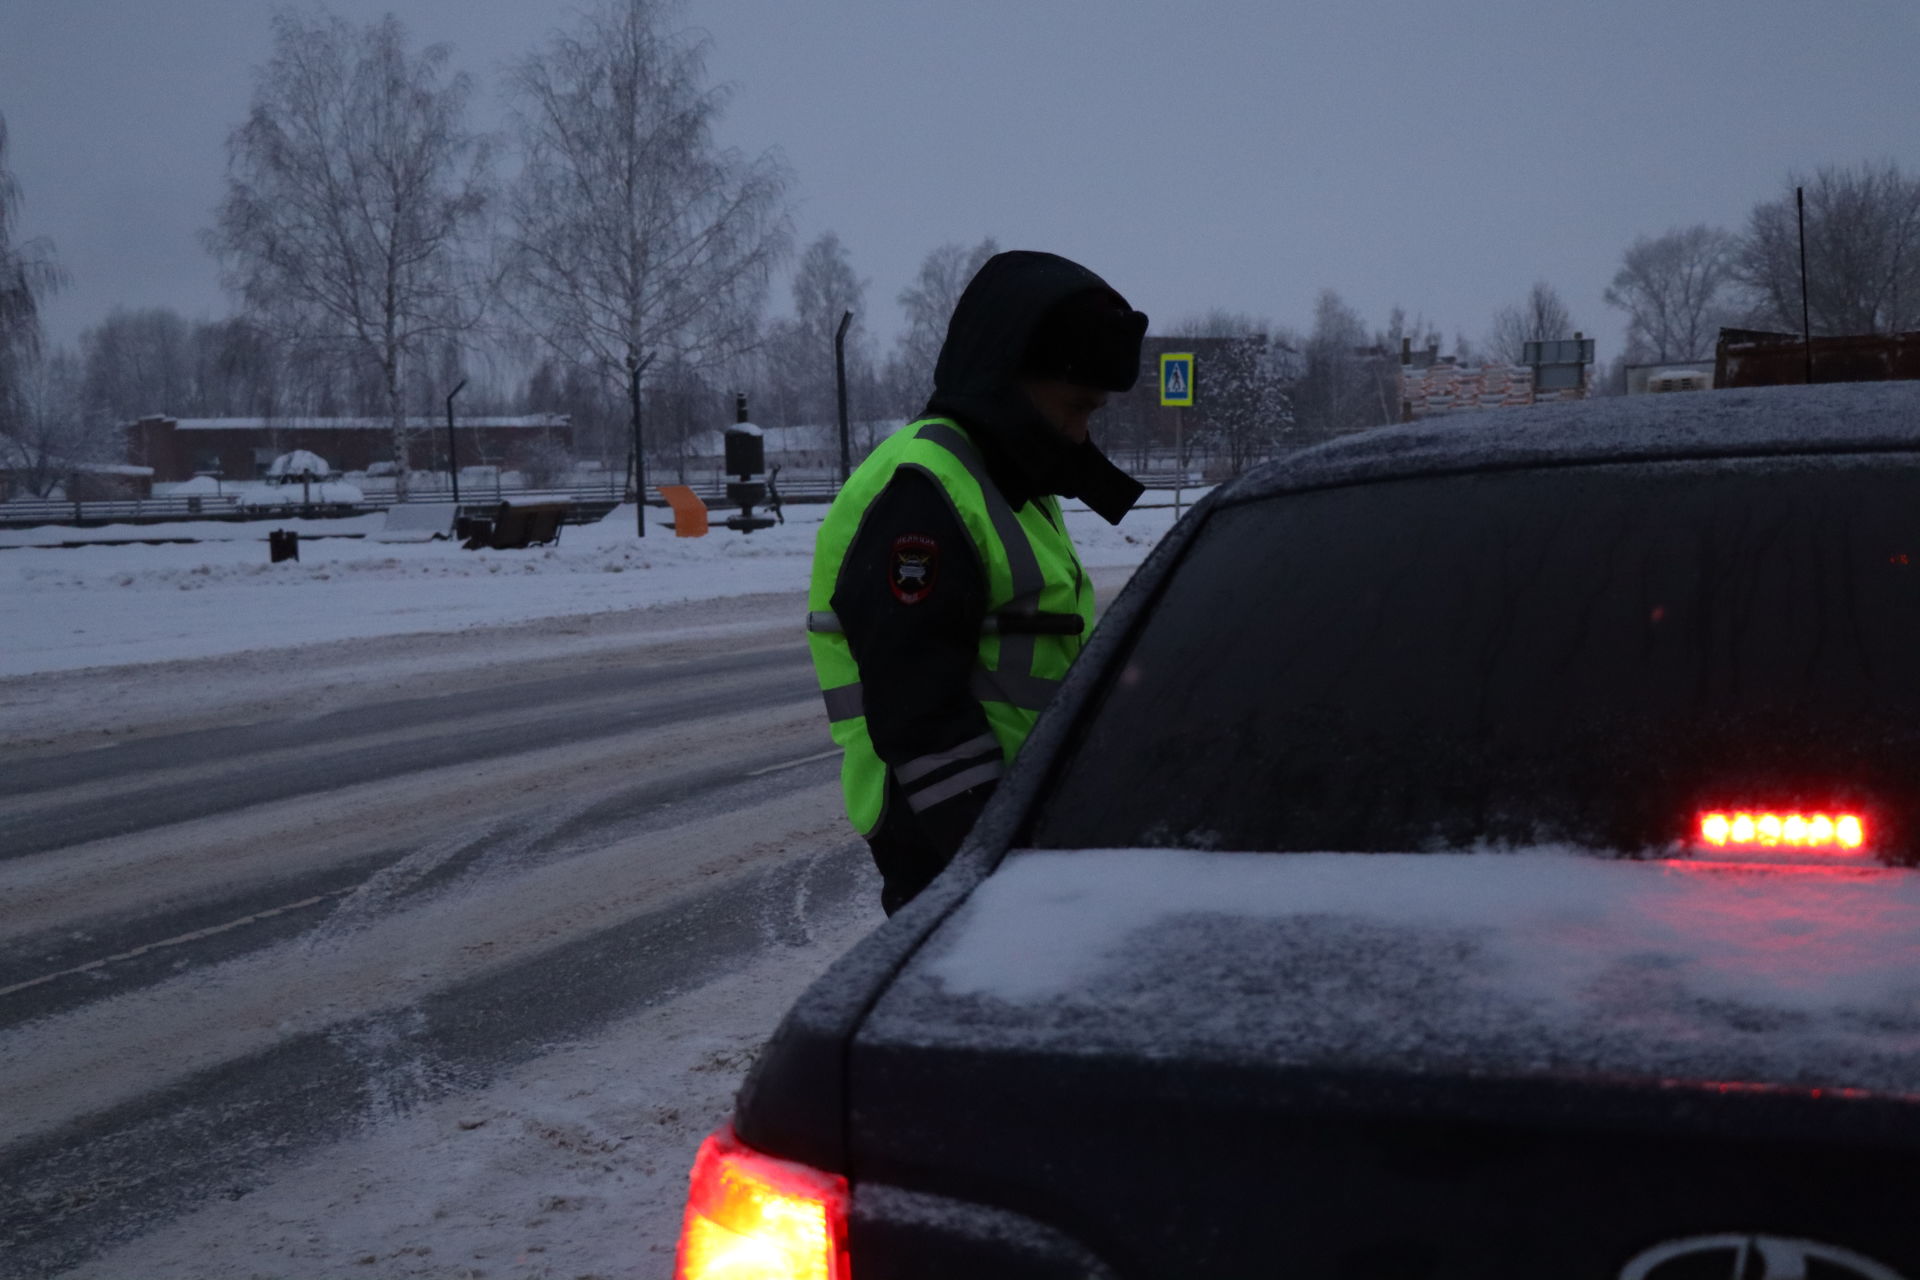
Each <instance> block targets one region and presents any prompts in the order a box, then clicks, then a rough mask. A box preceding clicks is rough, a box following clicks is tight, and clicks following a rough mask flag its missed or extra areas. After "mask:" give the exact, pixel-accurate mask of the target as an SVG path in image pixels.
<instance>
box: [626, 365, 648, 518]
mask: <svg viewBox="0 0 1920 1280" xmlns="http://www.w3.org/2000/svg"><path fill="white" fill-rule="evenodd" d="M652 363H653V355H652V353H651V352H649V353H648V355H647V356H646V358H645V359H642V358H641V357H640V356H639V354H638V353H636V352H633V351H629V352H627V391H628V393H629V395H630V396H631V397H632V402H633V522H634V524H635V526H636V527H637V528H638V529H639V536H640V537H642V538H644V537H646V536H647V455H646V451H645V450H644V449H642V448H641V446H640V375H641V374H643V373H645V372H646V371H647V366H648V365H650V364H652Z"/></svg>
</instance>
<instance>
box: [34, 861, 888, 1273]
mask: <svg viewBox="0 0 1920 1280" xmlns="http://www.w3.org/2000/svg"><path fill="white" fill-rule="evenodd" d="M876 890H877V885H876V883H875V881H874V878H873V873H872V871H871V868H870V865H869V860H868V857H867V854H866V851H865V849H864V847H863V846H862V845H860V843H859V842H858V841H852V842H848V843H845V844H842V845H839V846H838V847H836V848H835V849H834V850H833V851H832V852H828V853H820V854H815V855H811V856H808V855H801V856H797V857H794V858H790V859H788V860H786V861H784V862H781V863H777V864H775V865H773V866H770V867H765V868H762V869H760V870H756V871H752V872H748V873H746V874H743V875H740V876H737V877H734V878H731V879H728V880H725V881H723V882H721V883H719V884H716V885H713V886H712V887H710V888H708V889H706V890H704V891H702V892H701V893H699V894H697V895H695V896H693V897H691V898H686V899H682V900H680V901H678V902H675V903H672V904H670V905H667V906H664V907H661V908H658V909H656V910H653V911H650V912H648V913H646V914H644V915H641V916H638V917H635V918H633V919H630V920H628V921H626V922H623V923H621V924H619V925H617V926H614V927H612V928H608V929H605V930H602V931H600V932H598V933H594V934H591V935H589V936H586V937H583V938H579V939H576V940H573V941H570V942H567V943H564V944H562V945H561V946H559V947H558V948H556V949H554V950H552V951H549V952H546V953H543V954H540V955H537V956H533V957H531V958H528V959H525V960H523V961H520V962H517V963H514V964H511V965H509V966H506V967H504V968H502V969H498V970H495V971H491V972H488V973H485V974H483V975H480V976H478V977H476V978H474V979H472V980H469V981H466V982H463V983H460V984H457V985H455V986H453V987H450V988H447V989H444V990H442V991H438V992H435V993H433V994H432V995H429V996H426V997H424V998H422V999H420V1000H418V1001H415V1002H412V1003H410V1004H408V1005H405V1006H402V1007H400V1008H398V1009H393V1010H383V1011H379V1012H376V1013H370V1014H365V1015H361V1016H358V1017H354V1018H350V1019H347V1020H345V1021H342V1022H340V1023H337V1024H334V1025H331V1026H328V1027H325V1028H323V1029H319V1030H315V1031H311V1032H307V1033H305V1034H302V1035H298V1036H294V1037H291V1038H289V1039H286V1040H282V1041H280V1042H279V1043H277V1044H275V1045H273V1046H272V1047H270V1048H267V1049H264V1050H260V1051H257V1052H255V1053H252V1054H249V1055H247V1056H245V1057H243V1058H240V1059H237V1060H232V1061H228V1062H224V1063H221V1064H220V1065H218V1066H216V1067H212V1068H209V1069H207V1070H204V1071H201V1072H199V1073H197V1074H195V1075H193V1076H191V1077H188V1078H186V1079H184V1080H181V1081H178V1082H176V1083H174V1084H172V1085H170V1086H168V1087H166V1088H164V1089H162V1090H160V1091H158V1092H156V1093H154V1094H151V1095H148V1096H145V1097H141V1098H139V1099H136V1100H134V1101H131V1102H127V1103H124V1104H121V1105H119V1106H115V1107H112V1108H110V1109H108V1110H107V1111H105V1112H101V1113H97V1114H95V1115H92V1116H89V1117H86V1118H84V1119H81V1120H79V1121H77V1122H75V1123H72V1124H69V1125H66V1126H64V1127H62V1128H60V1129H58V1130H54V1131H52V1132H48V1133H45V1134H41V1135H39V1136H37V1137H35V1138H32V1139H29V1140H27V1141H24V1142H22V1143H19V1144H17V1145H15V1146H14V1147H13V1148H11V1149H8V1150H5V1151H0V1186H5V1187H7V1188H8V1191H9V1194H8V1196H7V1197H6V1199H5V1200H4V1201H3V1202H0V1276H4V1277H7V1278H8V1280H13V1278H14V1277H20V1278H22V1280H24V1278H25V1277H30V1276H44V1275H48V1274H52V1273H54V1272H57V1271H60V1270H63V1269H65V1268H68V1267H72V1266H74V1265H77V1264H78V1263H80V1262H81V1261H83V1260H84V1259H86V1258H87V1257H89V1256H91V1255H92V1254H94V1253H96V1252H98V1251H100V1250H101V1249H103V1248H106V1247H108V1246H109V1245H112V1244H115V1243H118V1242H120V1241H124V1240H127V1239H130V1238H132V1237H133V1236H135V1235H138V1234H139V1233H140V1232H142V1231H144V1230H147V1229H150V1228H152V1227H153V1226H156V1225H158V1224H160V1223H162V1222H164V1221H166V1220H168V1219H170V1218H171V1217H173V1216H175V1215H176V1214H178V1213H179V1212H180V1211H182V1210H184V1209H186V1208H188V1207H190V1206H193V1205H196V1204H199V1203H203V1202H205V1201H208V1200H211V1199H215V1198H218V1197H226V1198H229V1199H238V1198H240V1197H242V1196H244V1195H246V1194H247V1193H248V1192H249V1191H250V1190H251V1189H252V1188H253V1187H254V1186H255V1185H257V1184H258V1183H259V1182H260V1181H261V1180H263V1179H264V1178H266V1177H267V1176H268V1175H269V1174H271V1173H272V1172H273V1171H274V1170H276V1169H277V1168H279V1167H280V1166H281V1165H282V1164H283V1163H284V1162H286V1161H288V1160H290V1159H292V1158H294V1157H296V1156H298V1155H300V1154H301V1153H303V1152H306V1151H310V1150H311V1149H313V1148H314V1147H317V1146H319V1145H321V1144H323V1143H326V1142H329V1141H332V1140H334V1139H336V1138H339V1137H341V1136H344V1135H345V1134H347V1133H349V1132H351V1131H353V1130H354V1129H356V1128H357V1127H359V1126H361V1125H363V1124H367V1123H371V1122H376V1121H378V1120H380V1119H382V1118H384V1117H386V1116H389V1115H392V1114H395V1113H402V1112H405V1111H406V1110H408V1109H409V1108H411V1107H413V1106H415V1105H417V1104H419V1103H421V1102H424V1101H428V1100H431V1099H434V1098H439V1097H444V1096H447V1095H448V1094H450V1093H453V1092H456V1091H463V1090H470V1089H475V1088H479V1087H482V1086H484V1085H485V1084H486V1083H487V1082H488V1081H490V1080H491V1079H493V1078H494V1077H495V1076H497V1075H498V1074H499V1073H500V1072H502V1071H503V1070H505V1069H507V1068H509V1067H512V1066H514V1065H516V1064H518V1063H520V1062H523V1061H526V1060H528V1059H530V1058H533V1057H535V1056H538V1055H539V1054H540V1053H541V1052H543V1051H545V1050H547V1049H549V1048H551V1047H552V1046H553V1045H554V1044H555V1043H556V1042H563V1041H566V1040H571V1039H576V1038H579V1037H582V1036H585V1035H589V1034H591V1033H592V1032H593V1031H594V1030H595V1029H596V1028H598V1027H601V1026H603V1025H605V1024H606V1023H608V1022H610V1021H612V1020H613V1019H615V1018H618V1017H620V1016H623V1015H625V1014H629V1013H632V1012H635V1011H637V1010H639V1009H643V1008H646V1007H649V1006H651V1005H654V1004H657V1003H660V1002H662V1001H664V1000H667V999H669V998H672V997H674V996H676V995H679V994H682V993H684V992H686V991H688V990H690V989H694V988H697V987H699V986H701V985H704V984H705V983H708V982H711V981H713V980H715V979H717V978H719V977H721V976H724V975H725V974H727V973H730V972H732V971H734V970H736V969H738V968H739V967H741V966H743V965H744V964H746V963H748V962H749V961H750V960H751V959H753V958H754V957H755V956H756V955H757V954H759V953H760V952H762V951H764V950H765V949H767V948H769V947H781V946H798V945H804V940H805V938H806V937H807V936H810V935H809V934H808V932H807V931H806V930H804V929H802V930H800V931H798V933H796V932H795V931H793V930H792V929H791V928H790V927H789V926H787V925H784V924H777V923H775V922H780V921H783V920H791V919H792V917H793V914H794V912H795V910H796V908H797V907H799V906H800V905H801V904H804V909H805V910H806V911H807V912H808V914H809V916H810V917H811V918H814V919H820V918H824V917H828V916H837V915H839V914H841V913H844V912H848V911H867V912H871V911H872V910H873V908H872V906H871V904H872V902H873V901H874V900H875V894H876ZM789 939H792V941H789Z"/></svg>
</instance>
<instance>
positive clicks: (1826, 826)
mask: <svg viewBox="0 0 1920 1280" xmlns="http://www.w3.org/2000/svg"><path fill="white" fill-rule="evenodd" d="M1700 839H1701V840H1703V841H1705V842H1706V843H1707V844H1710V845H1712V846H1714V847H1715V848H1717V849H1728V848H1738V849H1780V848H1787V849H1858V848H1859V847H1860V846H1861V845H1863V844H1865V843H1866V842H1867V827H1866V823H1865V822H1864V821H1863V820H1862V819H1861V817H1860V815H1859V814H1857V813H1776V812H1771V811H1760V812H1749V811H1747V810H1744V809H1743V810H1738V811H1735V812H1731V813H1729V812H1725V811H1720V810H1716V811H1714V812H1712V813H1703V814H1701V815H1700Z"/></svg>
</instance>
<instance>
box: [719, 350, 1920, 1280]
mask: <svg viewBox="0 0 1920 1280" xmlns="http://www.w3.org/2000/svg"><path fill="white" fill-rule="evenodd" d="M1917 860H1920V384H1913V383H1885V384H1873V385H1848V386H1816V387H1793V388H1774V389H1767V390H1754V391H1717V392H1696V393H1690V394H1676V395H1667V396H1645V397H1634V398H1631V399H1613V400H1598V401H1592V402H1587V403H1579V404H1559V405H1551V406H1539V407H1536V408H1534V409H1530V410H1506V411H1502V412H1496V413H1491V414H1478V415H1474V416H1471V417H1467V416H1462V417H1458V418H1448V419H1438V420H1432V421H1428V422H1423V423H1420V424H1416V425H1413V426H1409V427H1401V428H1393V429H1389V430H1385V431H1380V432H1374V433H1369V434H1367V435H1363V436H1359V437H1355V438H1352V439H1349V440H1346V441H1342V442H1336V443H1334V444H1331V445H1327V446H1323V447H1321V448H1318V449H1314V450H1310V451H1306V452H1303V453H1299V454H1296V455H1294V456H1291V457H1289V458H1286V459H1284V460H1281V461H1279V462H1276V463H1274V464H1271V465H1269V466H1268V467H1266V468H1264V469H1263V470H1261V471H1259V472H1257V473H1254V474H1251V475H1249V476H1246V477H1244V478H1243V479H1241V480H1239V481H1237V482H1235V483H1233V484H1231V485H1229V486H1226V487H1224V488H1222V489H1220V490H1218V491H1216V492H1215V493H1213V494H1212V495H1211V496H1210V497H1209V498H1208V499H1207V500H1206V501H1205V502H1204V503H1203V504H1202V505H1201V506H1200V507H1199V508H1197V509H1196V510H1195V511H1194V512H1193V513H1192V514H1191V515H1190V516H1189V517H1188V519H1186V520H1185V521H1184V522H1182V524H1181V525H1180V526H1179V527H1178V528H1177V529H1176V530H1175V531H1174V532H1173V534H1171V535H1170V536H1169V537H1168V539H1167V540H1166V541H1165V542H1164V544H1163V545H1162V546H1161V547H1160V548H1159V549H1158V550H1157V551H1156V552H1155V554H1154V556H1153V557H1152V559H1151V560H1150V561H1149V563H1148V564H1147V565H1146V567H1145V568H1144V569H1143V570H1142V571H1141V572H1140V573H1139V574H1138V575H1137V576H1136V577H1135V579H1134V580H1133V582H1132V583H1131V584H1130V585H1129V586H1128V588H1127V589H1126V591H1125V593H1124V594H1123V595H1122V596H1121V597H1120V598H1119V600H1118V601H1117V602H1116V603H1115V605H1114V607H1113V609H1112V610H1111V612H1110V613H1109V614H1108V616H1107V617H1106V618H1105V619H1104V620H1103V621H1102V623H1101V625H1100V627H1099V629H1098V632H1097V634H1096V635H1095V637H1094V638H1093V641H1092V643H1091V644H1090V646H1089V648H1088V650H1087V652H1086V654H1085V655H1084V657H1083V659H1082V661H1081V663H1080V664H1079V666H1078V667H1077V668H1076V669H1075V671H1074V673H1073V676H1072V678H1071V679H1070V680H1069V681H1068V683H1067V685H1066V686H1065V687H1064V688H1063V690H1062V692H1061V694H1060V697H1059V698H1058V699H1057V700H1056V703H1055V705H1054V706H1052V707H1050V708H1049V709H1048V711H1047V713H1046V715H1045V716H1044V717H1043V719H1042V722H1041V724H1040V726H1039V727H1038V728H1037V729H1036V731H1035V735H1034V737H1033V739H1032V740H1031V741H1030V742H1029V744H1028V746H1027V747H1026V749H1025V750H1024V752H1023V753H1022V755H1021V756H1020V758H1019V760H1018V763H1017V765H1016V767H1015V769H1014V770H1013V772H1012V773H1011V774H1010V775H1009V778H1008V780H1007V782H1006V784H1005V785H1004V786H1003V788H1002V789H1001V791H1000V792H999V794H998V795H997V796H996V797H995V799H994V802H993V804H992V806H991V808H990V809H989V811H988V813H987V815H986V816H985V817H984V818H983V819H982V821H981V824H980V827H979V829H978V830H977V831H976V832H975V834H974V836H973V837H972V839H971V840H970V841H969V842H968V844H967V846H966V847H965V848H964V849H963V850H962V852H961V854H960V856H959V858H958V859H957V860H956V862H955V863H954V864H953V866H952V867H951V868H950V869H949V870H948V871H947V872H946V873H945V874H944V875H942V876H941V877H940V879H939V880H938V881H937V882H936V883H935V884H934V885H933V887H932V888H931V889H930V890H929V891H928V892H927V893H926V894H925V895H923V896H922V897H921V898H920V899H918V900H916V901H915V902H914V903H913V904H912V905H911V906H910V907H909V908H908V909H907V910H905V911H903V912H902V913H900V914H899V915H898V916H896V917H895V918H893V919H892V920H890V921H889V922H888V923H887V924H886V925H885V926H884V927H882V928H881V929H880V930H878V931H877V932H876V933H875V934H873V935H872V936H871V937H869V938H868V939H866V940H865V941H864V942H863V943H862V944H860V945H859V946H858V947H856V948H855V949H854V950H853V951H852V952H851V953H849V954H848V955H847V956H845V957H844V958H843V959H842V960H841V961H840V962H839V963H838V964H837V965H836V966H835V967H834V968H833V969H832V970H831V971H830V972H829V973H828V974H827V976H826V977H824V978H823V979H822V980H821V981H820V982H819V983H817V984H816V985H815V986H814V987H813V988H812V990H810V991H809V992H808V994H807V995H806V996H805V997H804V998H803V999H802V1000H801V1001H800V1003H799V1004H798V1005H797V1006H796V1007H795V1008H794V1009H793V1010H792V1011H791V1013H790V1014H789V1015H788V1017H787V1018H786V1020H785V1022H784V1023H783V1024H782V1026H781V1027H780V1029H779V1031H778V1033H777V1034H776V1035H775V1037H774V1038H773V1040H772V1041H771V1042H770V1044H769V1045H768V1046H767V1048H766V1050H765V1052H764V1054H763V1056H762V1057H761V1059H760V1061H759V1062H758V1064H757V1066H756V1068H755V1069H754V1071H753V1072H752V1074H751V1076H750V1078H749V1080H748V1081H747V1083H746V1085H745V1087H744V1088H743V1090H742V1092H741V1095H740V1098H739V1103H738V1109H737V1111H736V1114H735V1117H734V1120H733V1123H732V1124H731V1126H729V1127H728V1128H727V1129H726V1130H723V1131H722V1132H721V1133H720V1134H717V1135H715V1137H714V1138H713V1139H712V1140H710V1141H709V1143H708V1145H707V1147H706V1148H705V1149H704V1150H703V1152H702V1154H701V1157H700V1160H699V1163H698V1166H697V1167H696V1170H695V1173H694V1186H693V1193H692V1199H691V1201H690V1205H689V1213H688V1218H687V1229H686V1233H685V1235H684V1236H683V1240H682V1254H681V1265H682V1268H683V1274H685V1275H688V1276H696V1277H702V1278H703V1280H704V1278H705V1277H708V1276H717V1275H727V1276H749V1275H751V1276H762V1275H766V1276H773V1275H783V1276H784V1275H796V1276H797V1275H807V1276H821V1277H829V1276H840V1277H844V1276H846V1275H848V1274H851V1275H853V1276H857V1277H858V1280H882V1278H892V1277H920V1278H922V1280H928V1278H934V1277H961V1276H966V1277H1067V1276H1171V1277H1188V1276H1234V1277H1240V1276H1275V1277H1290V1278H1291V1277H1330V1278H1331V1277H1340V1278H1349V1280H1360V1278H1366V1277H1378V1278H1380V1280H1426V1278H1431V1280H1443V1278H1444V1280H1468V1278H1472V1280H1486V1278H1488V1277H1513V1278H1515V1280H1521V1278H1525V1280H1544V1278H1546V1277H1553V1278H1554V1280H1575V1278H1576V1277H1596V1278H1608V1280H1611V1278H1614V1277H1619V1278H1620V1280H1693V1278H1695V1277H1699V1278H1707V1277H1713V1278H1724V1280H1787V1278H1788V1277H1795V1278H1800V1280H1821V1278H1822V1277H1827V1278H1830V1280H1842V1278H1852V1280H1864V1278H1873V1280H1888V1278H1889V1277H1895V1276H1905V1277H1907V1278H1908V1280H1920V873H1916V871H1915V870H1914V869H1913V868H1914V864H1915V863H1916V861H1917ZM714 1259H721V1260H723V1261H724V1260H727V1259H731V1260H733V1261H734V1262H739V1263H741V1264H742V1265H743V1266H744V1264H745V1262H746V1261H748V1260H752V1259H759V1260H760V1261H759V1262H756V1263H755V1264H754V1265H755V1266H764V1267H765V1268H766V1269H759V1270H756V1269H752V1268H751V1267H746V1269H742V1270H738V1271H733V1270H724V1269H716V1268H717V1267H718V1265H719V1264H717V1263H715V1262H714V1261H713V1260H714ZM849 1268H850V1270H849Z"/></svg>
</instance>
